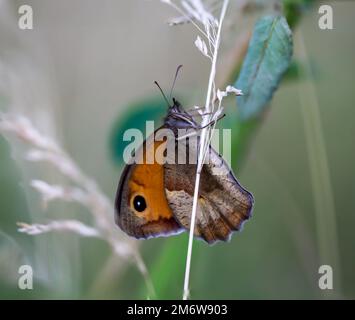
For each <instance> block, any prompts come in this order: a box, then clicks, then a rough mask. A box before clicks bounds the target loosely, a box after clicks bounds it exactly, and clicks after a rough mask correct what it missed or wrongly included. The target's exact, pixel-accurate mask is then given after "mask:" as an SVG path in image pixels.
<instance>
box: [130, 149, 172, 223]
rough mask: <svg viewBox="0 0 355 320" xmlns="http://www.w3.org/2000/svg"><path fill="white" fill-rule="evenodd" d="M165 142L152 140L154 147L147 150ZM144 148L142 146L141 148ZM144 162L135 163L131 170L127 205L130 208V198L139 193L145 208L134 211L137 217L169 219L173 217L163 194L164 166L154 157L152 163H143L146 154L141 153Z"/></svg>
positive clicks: (150, 150)
mask: <svg viewBox="0 0 355 320" xmlns="http://www.w3.org/2000/svg"><path fill="white" fill-rule="evenodd" d="M162 143H165V142H154V147H153V146H151V147H148V150H147V151H146V153H148V152H154V155H155V150H156V149H157V147H158V146H159V145H160V144H162ZM143 149H145V148H142V150H143ZM143 159H144V163H143V164H137V165H136V166H135V168H134V169H133V171H132V174H131V177H130V180H129V183H128V187H129V190H130V194H129V205H130V206H131V208H132V210H134V208H133V207H132V199H133V198H134V197H135V196H136V195H141V196H143V197H144V198H145V201H146V205H147V208H146V209H145V210H144V211H143V212H137V211H135V210H134V211H135V214H136V215H137V216H139V217H143V218H145V219H146V220H147V221H149V222H150V221H157V220H159V219H162V218H163V219H164V218H165V219H170V218H172V217H173V213H172V211H171V209H170V207H169V204H168V201H167V199H166V195H165V186H164V167H163V165H161V164H159V163H157V162H156V161H155V157H154V163H152V164H147V163H145V162H146V161H145V159H146V154H144V155H143Z"/></svg>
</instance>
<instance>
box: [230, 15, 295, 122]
mask: <svg viewBox="0 0 355 320" xmlns="http://www.w3.org/2000/svg"><path fill="white" fill-rule="evenodd" d="M292 49H293V45H292V32H291V30H290V28H289V26H288V24H287V21H286V19H285V18H284V17H283V16H266V17H263V18H261V19H259V20H258V21H257V23H256V24H255V27H254V32H253V36H252V38H251V40H250V44H249V48H248V52H247V55H246V58H245V59H244V62H243V65H242V69H241V72H240V74H239V78H238V80H237V82H236V84H235V86H236V88H238V89H241V90H242V91H243V96H239V97H237V105H238V108H239V116H240V119H241V120H242V121H245V120H248V119H251V118H254V117H257V116H259V115H261V113H262V111H263V110H264V108H265V107H266V105H267V104H268V102H269V101H270V100H271V98H272V95H273V93H274V91H275V90H276V89H277V87H278V85H279V83H280V80H281V78H282V76H283V74H284V73H285V71H286V70H287V69H288V67H289V65H290V62H291V57H292Z"/></svg>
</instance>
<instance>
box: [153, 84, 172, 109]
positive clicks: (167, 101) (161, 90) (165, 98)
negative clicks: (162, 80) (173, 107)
mask: <svg viewBox="0 0 355 320" xmlns="http://www.w3.org/2000/svg"><path fill="white" fill-rule="evenodd" d="M154 83H155V84H156V86H157V87H158V88H159V90H160V92H161V94H162V95H163V97H164V100H165V101H166V103H167V104H168V106H170V102H169V100H168V99H167V97H166V95H165V93H164V91H163V89H162V88H161V87H160V85H159V83H158V82H157V81H154Z"/></svg>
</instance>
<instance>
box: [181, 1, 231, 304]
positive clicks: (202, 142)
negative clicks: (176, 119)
mask: <svg viewBox="0 0 355 320" xmlns="http://www.w3.org/2000/svg"><path fill="white" fill-rule="evenodd" d="M228 2H229V0H224V1H223V7H222V10H221V15H220V18H219V25H218V32H217V38H216V43H215V47H214V53H213V59H212V65H211V72H210V78H209V82H208V89H207V96H206V104H205V111H206V113H209V112H210V109H211V95H212V89H213V81H214V78H215V75H216V64H217V55H218V49H219V43H220V37H221V29H222V23H223V20H224V16H225V14H226V11H227V6H228ZM208 122H209V118H208V117H204V118H203V120H202V126H206V125H207V124H208ZM209 130H210V127H209V126H207V127H205V128H204V129H202V131H201V137H200V143H199V155H198V163H197V171H196V180H195V189H194V198H193V203H192V213H191V222H190V232H189V243H188V248H187V257H186V268H185V280H184V293H183V300H187V299H188V298H189V295H190V292H189V287H190V286H189V283H190V269H191V256H192V244H193V237H194V230H195V222H196V213H197V201H198V194H199V187H200V178H201V170H202V166H203V159H204V154H205V152H206V148H205V144H206V137H207V134H208V133H209Z"/></svg>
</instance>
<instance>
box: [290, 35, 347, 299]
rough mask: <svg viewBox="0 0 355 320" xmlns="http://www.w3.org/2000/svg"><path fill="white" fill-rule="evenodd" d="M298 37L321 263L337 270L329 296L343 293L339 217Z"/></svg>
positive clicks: (305, 58)
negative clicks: (302, 64)
mask: <svg viewBox="0 0 355 320" xmlns="http://www.w3.org/2000/svg"><path fill="white" fill-rule="evenodd" d="M296 40H297V47H298V55H299V57H300V58H301V59H302V60H303V61H304V63H305V66H306V68H305V69H304V70H303V74H302V73H301V77H302V79H304V80H302V82H300V84H299V89H300V104H301V111H302V116H303V122H304V129H305V138H306V144H307V151H308V160H309V169H310V175H311V181H312V189H313V198H314V207H315V220H316V229H317V238H318V248H319V263H320V265H322V264H326V265H330V266H331V267H332V268H333V270H334V289H335V290H321V291H322V294H324V295H326V296H331V297H341V265H340V257H339V244H338V233H337V217H336V212H335V202H334V196H333V191H332V184H331V179H330V171H329V164H328V156H327V151H326V144H325V140H324V136H323V130H322V123H321V117H320V110H319V103H318V98H317V93H316V88H315V86H314V82H313V81H312V70H311V66H310V63H309V58H308V55H307V51H306V47H305V44H304V40H303V37H302V34H301V33H299V34H298V37H297V38H296ZM334 294H335V296H334Z"/></svg>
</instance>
